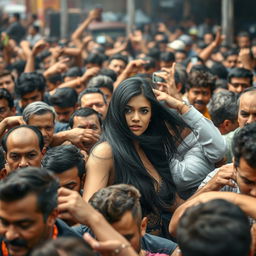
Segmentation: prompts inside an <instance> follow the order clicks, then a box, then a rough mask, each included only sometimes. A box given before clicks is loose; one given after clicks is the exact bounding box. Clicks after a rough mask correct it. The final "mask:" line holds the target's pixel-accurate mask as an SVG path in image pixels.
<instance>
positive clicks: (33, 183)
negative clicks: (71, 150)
mask: <svg viewBox="0 0 256 256" xmlns="http://www.w3.org/2000/svg"><path fill="white" fill-rule="evenodd" d="M58 187H59V184H58V182H57V180H56V179H55V178H54V177H53V175H51V174H50V173H49V172H47V171H46V170H44V169H39V168H35V167H30V168H23V169H20V170H19V171H17V172H13V173H11V174H10V175H9V176H7V177H6V178H5V179H4V180H2V181H1V182H0V220H1V221H0V227H1V228H0V240H1V252H0V255H2V256H8V255H12V256H25V255H29V254H30V253H31V251H32V250H33V249H34V248H35V247H36V246H38V245H39V244H41V243H43V242H44V241H46V240H48V239H56V238H57V237H60V236H62V237H63V236H68V237H70V236H73V237H78V236H77V235H76V234H75V233H74V232H73V231H72V230H71V229H70V228H69V227H68V226H67V225H66V224H65V223H63V222H62V221H61V220H59V219H57V215H58V211H57V189H58Z"/></svg>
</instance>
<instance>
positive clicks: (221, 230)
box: [177, 199, 252, 256]
mask: <svg viewBox="0 0 256 256" xmlns="http://www.w3.org/2000/svg"><path fill="white" fill-rule="evenodd" d="M231 234H232V235H231ZM177 241H178V244H179V247H180V250H181V253H180V255H181V256H197V255H205V256H212V255H214V256H224V255H235V256H242V255H244V256H249V255H252V249H251V232H250V225H249V221H248V218H247V216H246V214H245V213H244V212H243V211H242V210H241V209H240V208H239V207H238V206H236V205H234V204H233V203H230V202H228V201H225V200H222V199H216V200H211V201H209V202H206V203H200V204H198V205H196V206H192V207H190V208H188V209H187V210H186V211H185V213H184V214H183V215H182V217H181V218H180V220H179V223H178V227H177Z"/></svg>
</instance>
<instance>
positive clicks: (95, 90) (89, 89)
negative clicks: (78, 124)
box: [78, 87, 107, 105]
mask: <svg viewBox="0 0 256 256" xmlns="http://www.w3.org/2000/svg"><path fill="white" fill-rule="evenodd" d="M90 93H99V94H101V95H102V97H103V101H104V103H105V104H107V100H106V97H105V95H104V93H103V92H102V91H101V90H100V89H99V88H96V87H90V88H87V89H85V90H83V91H82V92H80V94H79V97H78V104H79V105H81V101H82V98H83V96H84V95H85V94H90Z"/></svg>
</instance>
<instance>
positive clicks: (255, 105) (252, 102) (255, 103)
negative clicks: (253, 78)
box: [239, 92, 256, 113]
mask: <svg viewBox="0 0 256 256" xmlns="http://www.w3.org/2000/svg"><path fill="white" fill-rule="evenodd" d="M239 110H246V111H247V112H251V113H256V92H255V93H253V94H250V93H245V94H243V95H242V96H241V98H240V104H239Z"/></svg>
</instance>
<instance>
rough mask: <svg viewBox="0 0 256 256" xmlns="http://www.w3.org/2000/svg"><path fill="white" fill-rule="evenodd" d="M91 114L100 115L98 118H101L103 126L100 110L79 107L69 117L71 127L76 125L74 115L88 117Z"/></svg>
mask: <svg viewBox="0 0 256 256" xmlns="http://www.w3.org/2000/svg"><path fill="white" fill-rule="evenodd" d="M91 115H96V116H97V117H98V120H99V123H100V126H101V125H102V118H101V115H100V114H99V112H97V111H96V110H94V109H92V108H79V109H77V110H76V111H75V112H74V113H73V114H72V115H71V117H70V119H69V126H70V128H73V126H74V117H75V116H82V117H87V116H91Z"/></svg>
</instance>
